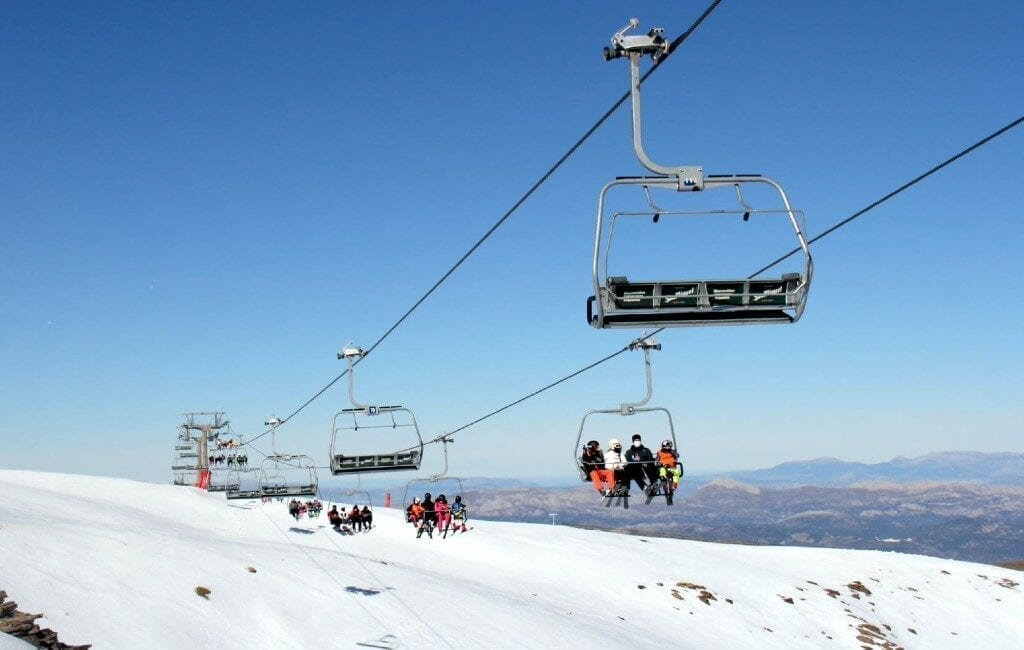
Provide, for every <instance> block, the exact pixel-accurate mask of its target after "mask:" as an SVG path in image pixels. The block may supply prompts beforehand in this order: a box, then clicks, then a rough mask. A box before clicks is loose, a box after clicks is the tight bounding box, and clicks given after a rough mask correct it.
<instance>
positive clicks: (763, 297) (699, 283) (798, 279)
mask: <svg viewBox="0 0 1024 650" xmlns="http://www.w3.org/2000/svg"><path fill="white" fill-rule="evenodd" d="M806 287H807V285H806V283H804V281H803V276H802V275H801V274H799V273H787V274H785V275H783V276H782V277H781V278H777V279H776V278H771V279H766V278H760V279H757V280H747V279H743V280H696V281H685V280H670V281H645V282H630V281H629V280H628V279H626V278H624V277H610V278H608V280H607V282H606V283H605V286H603V287H601V288H600V289H601V291H600V301H601V306H602V307H603V312H604V326H605V327H630V328H635V327H640V326H642V325H644V324H648V325H650V326H654V327H668V326H686V325H704V324H731V323H734V324H744V323H770V322H781V323H791V322H793V321H794V320H795V319H796V317H797V314H796V310H797V308H798V306H799V305H800V304H801V303H802V301H803V299H804V293H805V291H806ZM593 302H594V298H593V297H591V299H590V300H589V301H588V304H587V312H588V313H587V317H588V319H589V320H590V321H591V323H592V324H596V319H597V315H596V314H594V310H593Z"/></svg>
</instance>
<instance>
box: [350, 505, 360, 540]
mask: <svg viewBox="0 0 1024 650" xmlns="http://www.w3.org/2000/svg"><path fill="white" fill-rule="evenodd" d="M348 523H349V524H351V525H352V529H353V530H355V531H357V532H360V533H361V532H363V511H362V510H360V509H359V505H358V504H357V505H354V506H352V511H351V512H349V513H348Z"/></svg>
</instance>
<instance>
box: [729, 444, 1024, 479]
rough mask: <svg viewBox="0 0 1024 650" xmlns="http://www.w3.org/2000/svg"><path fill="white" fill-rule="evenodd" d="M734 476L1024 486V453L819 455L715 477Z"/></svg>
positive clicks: (961, 452) (970, 452)
mask: <svg viewBox="0 0 1024 650" xmlns="http://www.w3.org/2000/svg"><path fill="white" fill-rule="evenodd" d="M716 477H728V478H734V479H736V480H739V481H743V482H744V483H749V484H751V485H759V486H762V487H773V488H788V487H799V486H802V485H816V486H820V487H851V486H854V485H857V484H860V483H868V482H873V481H891V482H894V483H916V482H920V481H942V482H958V483H959V482H966V483H980V484H983V485H1012V486H1021V487H1024V454H1014V453H994V454H988V453H982V452H974V451H953V452H937V453H933V454H928V455H926V456H919V457H918V458H902V457H901V458H894V459H892V460H890V461H887V462H884V463H873V464H868V463H851V462H847V461H843V460H839V459H838V458H816V459H814V460H803V461H796V462H790V463H783V464H781V465H776V466H775V467H772V468H770V469H757V470H751V471H741V472H726V473H723V474H717V475H715V476H713V477H709V478H716Z"/></svg>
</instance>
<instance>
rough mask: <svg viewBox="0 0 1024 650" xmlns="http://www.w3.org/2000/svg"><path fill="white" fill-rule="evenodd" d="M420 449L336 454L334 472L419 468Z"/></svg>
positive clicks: (332, 465) (332, 469)
mask: <svg viewBox="0 0 1024 650" xmlns="http://www.w3.org/2000/svg"><path fill="white" fill-rule="evenodd" d="M419 467H420V452H419V450H418V449H414V450H411V451H401V452H397V453H391V454H364V455H358V456H344V455H340V454H339V455H335V456H334V457H332V458H331V472H333V473H334V474H346V473H358V472H373V471H385V470H389V471H390V470H402V469H419Z"/></svg>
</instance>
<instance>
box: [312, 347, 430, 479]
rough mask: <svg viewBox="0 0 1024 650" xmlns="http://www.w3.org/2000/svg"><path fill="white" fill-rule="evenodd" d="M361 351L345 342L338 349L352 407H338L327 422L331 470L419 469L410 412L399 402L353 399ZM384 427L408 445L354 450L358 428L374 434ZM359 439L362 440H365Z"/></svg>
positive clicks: (419, 456) (420, 454)
mask: <svg viewBox="0 0 1024 650" xmlns="http://www.w3.org/2000/svg"><path fill="white" fill-rule="evenodd" d="M365 355H366V353H365V352H364V351H363V350H362V348H358V347H352V346H347V347H345V348H344V349H343V350H342V351H341V352H339V353H338V358H339V359H345V360H346V361H348V399H349V402H351V403H352V408H345V409H342V410H340V411H338V412H337V413H335V414H334V419H333V420H332V422H331V448H330V460H331V473H332V474H334V475H338V474H361V473H363V472H390V471H397V470H416V469H419V467H420V462H421V461H422V459H423V438H421V437H420V430H419V427H418V426H417V424H416V416H415V415H414V414H413V412H412V411H410V410H409V409H407V408H404V407H402V406H371V405H366V404H360V403H359V402H357V401H356V399H355V396H354V394H353V393H354V389H353V383H354V381H355V380H354V375H355V366H356V363H358V360H359V359H361V358H362V357H364V356H365ZM339 419H340V420H341V421H340V422H339ZM349 420H351V423H349ZM388 429H390V430H392V431H393V432H395V433H401V434H402V436H403V437H404V439H405V440H406V441H407V442H406V444H407V445H408V446H407V447H405V448H399V449H398V450H397V451H390V450H387V451H383V452H381V451H377V449H379V448H380V447H367V449H370V450H371V451H370V452H369V453H367V452H363V451H357V449H361V447H359V448H357V447H355V445H354V444H353V443H356V442H357V440H354V438H358V436H359V434H360V432H363V431H368V432H370V433H371V435H374V436H375V435H376V433H378V432H381V431H386V430H388ZM414 436H415V439H413V437H414ZM363 442H364V443H365V440H363ZM374 444H376V443H374ZM396 446H397V445H396ZM393 448H394V447H392V449H393Z"/></svg>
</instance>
